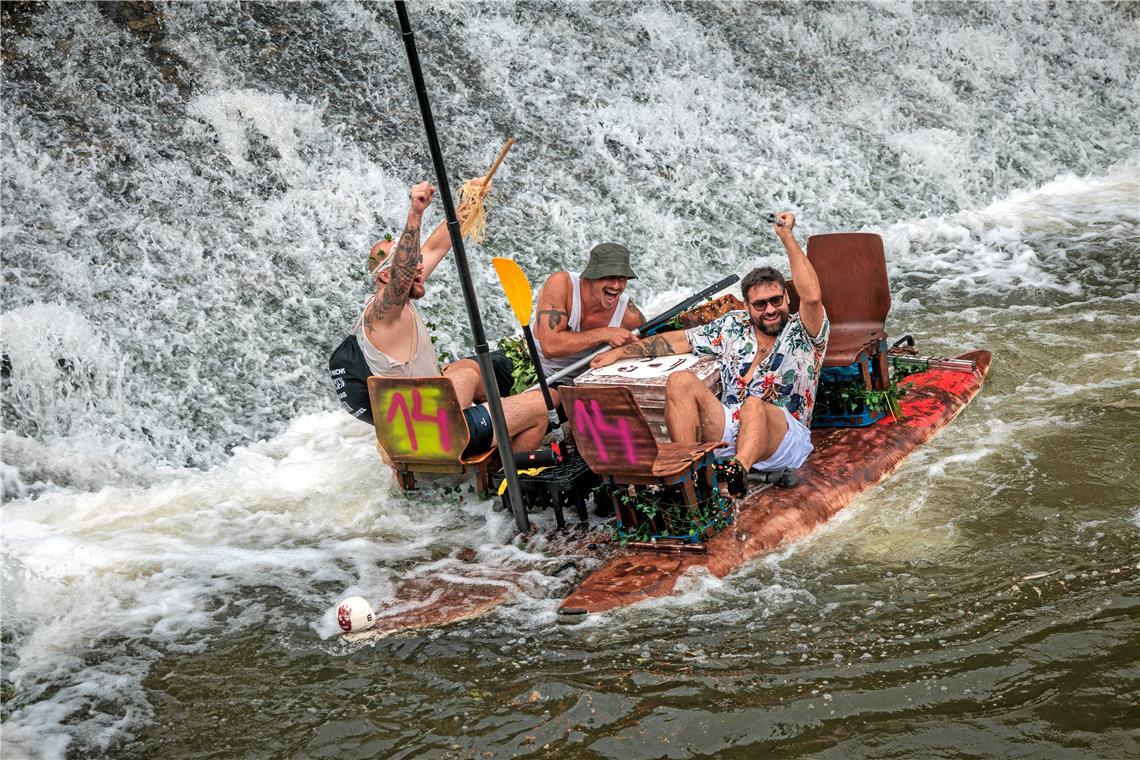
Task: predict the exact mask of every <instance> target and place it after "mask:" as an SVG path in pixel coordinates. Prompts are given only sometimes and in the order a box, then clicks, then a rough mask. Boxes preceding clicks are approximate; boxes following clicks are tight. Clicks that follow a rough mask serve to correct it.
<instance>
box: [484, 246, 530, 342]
mask: <svg viewBox="0 0 1140 760" xmlns="http://www.w3.org/2000/svg"><path fill="white" fill-rule="evenodd" d="M491 265H492V266H493V267H495V272H496V274H498V275H499V282H501V283H503V291H504V292H505V293H506V294H507V300H508V301H510V302H511V308H512V309H514V310H515V318H517V319H518V321H519V324H520V325H525V324H527V323H528V322H530V307H531V304H532V302H531V295H530V280H528V279H527V278H526V273H525V272H523V270H522V267H520V266H519V265H518V264H516V263H515V262H514V261H513V260H511V259H504V258H502V257H500V256H496V257H495V258H493V259H491Z"/></svg>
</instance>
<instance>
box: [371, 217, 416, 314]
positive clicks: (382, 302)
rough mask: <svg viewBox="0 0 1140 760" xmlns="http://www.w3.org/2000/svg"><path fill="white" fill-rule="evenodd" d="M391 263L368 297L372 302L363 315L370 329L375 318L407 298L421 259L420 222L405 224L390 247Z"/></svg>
mask: <svg viewBox="0 0 1140 760" xmlns="http://www.w3.org/2000/svg"><path fill="white" fill-rule="evenodd" d="M392 256H393V257H394V260H393V261H392V267H391V269H390V270H389V272H390V275H389V279H388V284H387V285H384V286H383V289H382V290H381V291H380V292H379V293H377V294H376V297H375V298H373V299H372V306H371V308H369V309H368V311H367V312H366V313H365V315H364V326H365V328H366V329H372V328H373V327H374V326H375V324H376V323H377V322H379V321H380V320H382V319H383V318H384V316H385V315H387V314H388V313H389V312H391V311H392V310H393V309H398V308H400V307H402V306H403V305H404V304H406V303H407V302H408V298H409V297H410V296H411V293H412V281H413V280H415V279H416V267H418V266H419V265H420V262H421V261H423V255H422V254H421V253H420V226H419V224H418V223H417V224H409V225H408V226H407V227H405V228H404V232H403V234H402V235H400V240H399V242H397V243H396V247H395V248H394V249H393V250H392Z"/></svg>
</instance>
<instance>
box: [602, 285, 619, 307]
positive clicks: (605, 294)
mask: <svg viewBox="0 0 1140 760" xmlns="http://www.w3.org/2000/svg"><path fill="white" fill-rule="evenodd" d="M621 294H622V288H614V287H609V286H606V287H603V288H602V303H603V304H605V305H606V306H613V305H614V304H615V303H617V300H618V299H619V298H621Z"/></svg>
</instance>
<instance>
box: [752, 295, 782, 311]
mask: <svg viewBox="0 0 1140 760" xmlns="http://www.w3.org/2000/svg"><path fill="white" fill-rule="evenodd" d="M783 305H784V294H783V293H781V294H780V295H778V296H772V297H771V298H760V299H757V300H755V301H753V302H752V308H753V309H755V310H756V311H764V310H765V307H768V306H771V307H772V308H774V309H778V308H780V307H781V306H783Z"/></svg>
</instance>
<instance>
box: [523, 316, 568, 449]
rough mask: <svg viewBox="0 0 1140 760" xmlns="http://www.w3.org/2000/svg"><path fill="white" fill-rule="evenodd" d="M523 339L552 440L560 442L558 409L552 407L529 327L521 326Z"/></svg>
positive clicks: (560, 425) (560, 424)
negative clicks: (543, 403) (524, 339)
mask: <svg viewBox="0 0 1140 760" xmlns="http://www.w3.org/2000/svg"><path fill="white" fill-rule="evenodd" d="M522 331H523V337H524V338H526V347H527V350H528V351H529V352H530V360H531V361H532V362H534V373H535V375H536V376H537V377H538V387H539V388H541V389H542V399H543V401H545V402H546V418H547V420H549V422H550V425H551V427H553V428H554V436H555V438H554V440H556V441H561V440H562V420H560V419H559V418H558V408H557V407H555V406H554V399H553V398H551V397H550V386H549V385H547V384H546V373H545V372H543V371H542V359H541V358H540V357H539V355H538V346H537V345H535V342H534V333H532V332H531V331H530V325H527V324H524V325H523V326H522Z"/></svg>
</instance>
